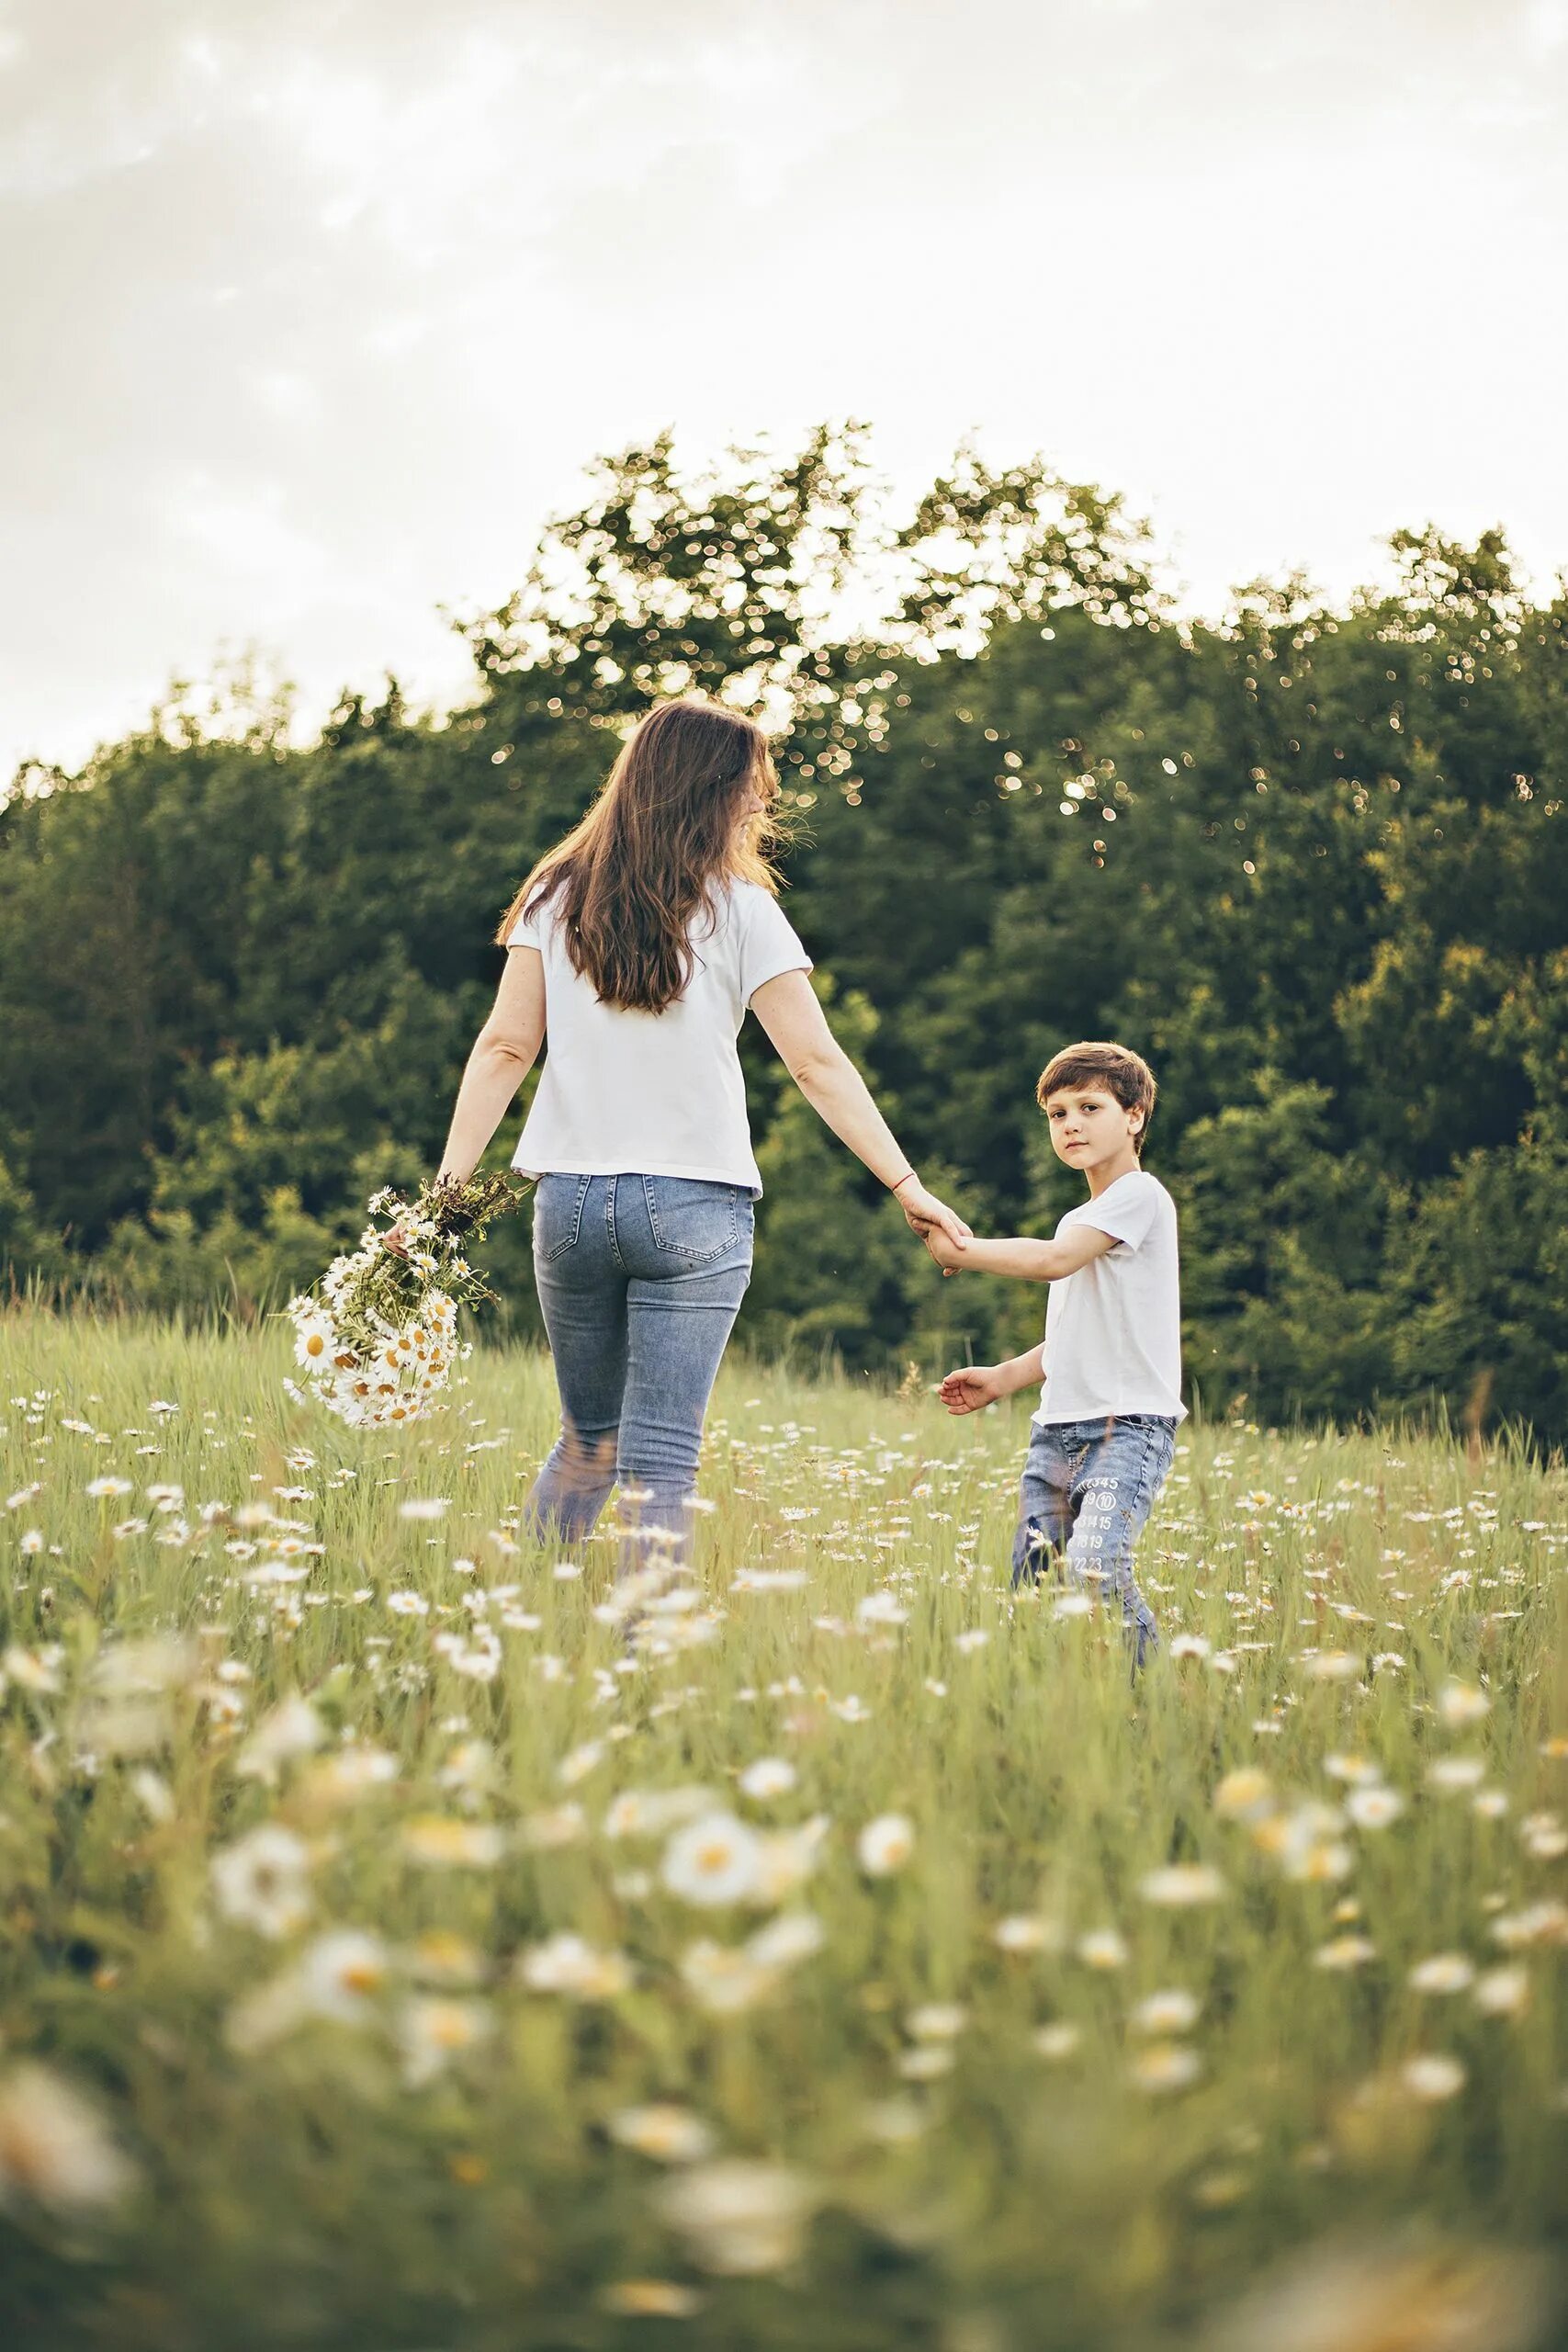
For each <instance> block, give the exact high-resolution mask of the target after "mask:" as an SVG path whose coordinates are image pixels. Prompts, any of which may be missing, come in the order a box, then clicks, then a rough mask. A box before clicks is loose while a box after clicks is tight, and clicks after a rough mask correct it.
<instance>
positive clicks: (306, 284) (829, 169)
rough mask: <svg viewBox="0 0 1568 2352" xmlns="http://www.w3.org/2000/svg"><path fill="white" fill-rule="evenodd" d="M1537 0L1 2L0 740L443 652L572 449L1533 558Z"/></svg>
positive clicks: (1539, 456) (1567, 89)
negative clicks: (790, 468) (1108, 501)
mask: <svg viewBox="0 0 1568 2352" xmlns="http://www.w3.org/2000/svg"><path fill="white" fill-rule="evenodd" d="M1565 228H1568V0H1304V4H1303V0H208V5H205V6H202V5H197V0H0V317H3V319H4V322H5V325H4V332H3V334H0V401H3V403H4V413H3V418H0V549H3V558H0V773H8V772H9V769H10V767H11V765H12V764H13V763H15V762H16V761H17V759H19V758H21V757H23V756H24V755H38V756H40V757H43V758H46V759H57V760H61V761H63V762H65V763H76V762H78V761H80V760H81V759H82V758H83V757H84V756H85V753H86V752H88V751H89V750H90V749H91V747H92V745H93V744H94V743H95V742H96V741H98V740H100V739H101V738H103V737H104V736H106V735H113V734H116V733H118V732H119V731H120V730H121V729H124V728H126V727H128V726H130V725H133V724H135V723H136V722H138V721H139V720H140V719H141V718H143V717H144V716H145V714H146V712H147V710H148V708H149V707H150V706H151V704H152V701H153V700H154V699H155V698H156V697H157V696H158V695H159V694H160V693H161V691H162V690H163V688H164V684H166V682H167V680H168V679H169V678H170V676H171V675H173V674H175V673H179V674H183V675H186V676H190V675H195V676H197V677H202V676H205V675H207V674H209V673H210V672H211V671H212V669H213V667H214V665H215V663H216V662H218V661H219V660H220V658H221V657H222V656H223V655H224V653H225V652H228V653H233V652H234V651H235V650H238V649H240V648H243V647H245V646H247V645H250V646H254V647H256V648H257V649H259V650H260V651H261V652H262V654H263V655H264V657H265V660H266V661H267V662H269V663H270V664H271V666H272V668H273V669H274V670H275V671H276V673H281V674H282V675H285V676H288V677H289V678H292V679H294V680H296V681H297V682H298V684H299V688H300V692H301V698H302V706H303V708H304V710H305V711H306V713H308V714H309V715H310V716H312V717H314V716H318V715H319V714H320V712H321V710H322V709H323V708H324V707H325V706H326V705H327V703H328V702H329V701H330V699H331V697H332V696H333V693H334V690H335V689H336V688H337V687H338V686H339V685H341V684H343V683H344V682H345V681H346V682H350V683H353V684H375V682H376V681H377V680H378V678H379V676H380V674H381V673H382V672H383V670H385V669H386V668H389V667H390V668H392V669H394V670H396V671H397V672H398V673H400V676H401V677H402V679H403V680H404V682H405V684H406V685H407V686H408V688H409V689H410V690H411V691H412V693H413V694H414V695H415V696H416V697H419V698H423V699H430V700H434V701H442V700H445V699H446V698H448V697H449V696H451V695H453V694H455V693H457V692H459V691H460V690H461V688H462V684H463V680H464V676H465V672H464V666H463V661H462V655H461V648H460V647H459V646H457V643H456V641H455V640H454V639H452V638H451V637H450V635H449V633H448V631H447V629H446V626H445V624H444V623H443V621H442V619H441V617H440V616H439V613H438V611H437V607H438V606H439V605H442V604H443V603H445V604H449V605H457V606H459V607H461V608H463V609H473V608H476V607H478V606H480V605H485V604H494V603H498V602H500V601H501V599H502V597H504V596H505V594H507V593H508V591H509V590H510V589H512V588H513V587H514V586H515V585H516V584H517V583H518V582H519V581H520V579H521V578H522V576H523V574H524V572H525V570H526V567H527V561H528V557H529V553H530V550H531V548H532V546H533V543H534V539H535V537H536V532H537V529H538V526H539V524H540V522H541V520H542V519H543V518H544V517H545V515H547V514H548V513H550V512H551V511H554V510H558V509H559V508H561V507H562V506H565V505H569V504H570V503H572V500H573V497H574V493H575V492H576V489H577V486H578V481H579V469H581V465H582V464H583V462H584V461H585V460H586V459H587V458H590V457H591V456H592V455H593V454H594V453H595V452H596V451H599V450H603V449H608V448H613V447H621V446H622V445H624V444H625V443H626V442H628V441H631V440H633V439H636V438H638V437H640V436H643V435H649V434H650V433H652V432H654V431H655V430H657V429H658V428H659V427H660V425H663V424H672V425H673V426H674V427H675V429H676V431H677V434H678V435H680V436H681V437H682V440H683V441H684V442H685V443H686V444H687V445H688V447H690V448H691V449H692V450H693V451H694V452H698V453H700V452H703V451H705V450H707V449H710V448H713V447H716V446H718V445H720V444H722V442H724V441H725V440H726V439H727V438H728V437H731V436H736V437H749V436H752V435H756V434H758V433H759V432H761V431H763V430H769V431H772V432H773V433H774V434H776V435H780V436H783V437H784V438H786V439H787V438H788V437H789V436H791V435H795V434H798V433H799V432H800V431H801V430H802V429H803V428H804V427H805V426H806V425H807V424H809V423H810V422H812V421H814V420H816V419H818V418H821V417H825V416H830V417H842V416H846V415H856V416H861V417H864V418H867V419H869V420H871V421H872V422H873V424H874V426H875V428H876V442H875V454H876V456H877V458H878V459H879V461H880V464H881V465H882V467H883V468H884V469H885V470H886V472H888V473H889V474H890V475H891V476H892V477H893V478H894V479H895V481H897V482H899V483H901V484H903V485H906V486H907V487H908V488H909V489H910V490H911V491H912V490H913V489H915V488H916V487H918V486H919V483H920V482H921V481H924V480H925V479H928V478H929V477H930V475H931V472H932V471H933V470H934V469H936V468H937V467H939V466H940V465H941V464H942V462H943V461H944V459H945V458H947V457H948V456H949V455H950V454H951V452H952V449H953V445H954V443H955V442H956V441H957V439H958V438H959V437H960V435H963V434H964V433H965V432H966V431H968V430H970V429H976V430H977V431H978V434H979V436H980V438H981V440H982V443H983V445H984V446H985V447H987V450H988V452H989V453H990V454H992V455H994V456H997V457H999V458H1005V457H1015V456H1021V455H1023V454H1025V453H1027V452H1028V451H1031V450H1033V449H1041V450H1043V451H1044V452H1045V454H1046V455H1047V457H1048V458H1049V459H1050V460H1051V461H1052V462H1053V463H1054V464H1055V465H1056V466H1057V467H1059V468H1060V469H1062V470H1064V471H1066V472H1067V473H1069V474H1071V475H1073V476H1074V477H1076V478H1080V479H1089V480H1093V481H1100V483H1102V484H1103V485H1105V486H1107V487H1114V488H1120V489H1122V490H1124V491H1125V492H1127V493H1128V494H1129V497H1130V498H1131V500H1132V502H1133V503H1134V505H1135V506H1137V507H1138V508H1140V509H1142V510H1144V511H1146V512H1149V513H1151V514H1152V515H1153V517H1154V519H1155V522H1156V526H1157V529H1158V532H1159V534H1160V537H1161V539H1162V541H1163V543H1164V544H1165V546H1166V547H1167V548H1168V550H1169V551H1170V552H1171V554H1172V555H1173V557H1174V559H1175V562H1176V566H1177V571H1178V573H1179V576H1180V577H1181V578H1182V579H1184V580H1185V582H1187V583H1188V601H1189V602H1190V604H1191V605H1195V606H1197V607H1199V608H1202V609H1213V608H1216V607H1217V606H1219V605H1221V604H1223V602H1224V592H1225V589H1226V586H1227V584H1228V583H1232V582H1237V581H1240V580H1243V579H1247V578H1249V577H1252V576H1254V575H1257V574H1258V573H1260V572H1269V573H1279V572H1280V571H1284V570H1287V569H1289V568H1290V567H1292V566H1294V565H1298V564H1300V565H1304V566H1305V567H1306V568H1307V569H1308V570H1309V571H1311V573H1312V574H1313V575H1314V578H1315V579H1316V580H1317V581H1319V582H1322V583H1323V584H1324V585H1325V586H1327V587H1329V588H1331V589H1335V590H1342V589H1345V588H1347V587H1348V586H1349V585H1350V584H1352V583H1353V582H1356V581H1358V580H1361V579H1365V578H1368V577H1370V576H1374V575H1375V574H1376V573H1377V572H1378V571H1379V569H1380V556H1379V550H1378V544H1377V543H1378V540H1379V537H1380V536H1381V535H1382V534H1384V533H1386V532H1388V531H1390V530H1393V529H1394V528H1396V527H1398V526H1400V525H1402V524H1418V523H1420V522H1422V521H1424V520H1426V519H1427V518H1428V517H1430V518H1435V519H1436V520H1437V521H1438V522H1439V523H1440V524H1441V525H1442V526H1444V527H1445V528H1446V529H1448V530H1450V531H1451V532H1455V533H1461V534H1473V533H1475V532H1477V531H1479V530H1482V529H1483V528H1484V527H1485V526H1487V525H1489V524H1491V523H1493V522H1501V523H1503V524H1504V525H1505V526H1506V528H1507V530H1508V531H1509V533H1510V535H1511V537H1512V538H1513V540H1514V542H1515V544H1516V546H1517V548H1518V550H1519V551H1520V553H1521V554H1522V555H1523V557H1524V558H1525V559H1526V560H1527V562H1528V563H1529V566H1530V568H1531V569H1532V571H1534V573H1535V574H1536V576H1537V578H1538V579H1540V580H1542V581H1545V580H1549V579H1550V578H1551V574H1552V573H1553V572H1554V571H1556V570H1557V568H1558V567H1559V566H1560V565H1562V564H1563V563H1568V453H1565V448H1564V439H1563V430H1562V409H1563V398H1564V386H1565V384H1568V311H1565V306H1564V303H1563V300H1562V276H1563V251H1564V230H1565Z"/></svg>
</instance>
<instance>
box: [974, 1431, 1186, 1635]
mask: <svg viewBox="0 0 1568 2352" xmlns="http://www.w3.org/2000/svg"><path fill="white" fill-rule="evenodd" d="M1175 1453H1176V1423H1175V1422H1174V1420H1168V1419H1165V1418H1164V1417H1163V1416H1162V1415H1159V1414H1156V1413H1123V1414H1121V1415H1119V1416H1118V1417H1117V1418H1115V1419H1109V1418H1107V1419H1099V1420H1092V1421H1047V1422H1044V1423H1041V1422H1038V1421H1036V1422H1034V1423H1032V1425H1031V1428H1030V1432H1029V1453H1028V1455H1027V1457H1026V1459H1025V1461H1024V1464H1023V1478H1022V1482H1021V1486H1020V1487H1019V1497H1018V1533H1017V1534H1016V1535H1015V1536H1014V1538H1013V1546H1012V1580H1013V1582H1014V1584H1015V1585H1016V1584H1021V1583H1022V1582H1023V1580H1024V1578H1025V1577H1031V1578H1033V1577H1038V1576H1040V1574H1041V1573H1042V1571H1043V1568H1044V1566H1045V1564H1046V1557H1047V1555H1048V1554H1050V1553H1053V1552H1060V1553H1062V1554H1063V1555H1064V1556H1065V1565H1066V1574H1067V1580H1068V1582H1069V1583H1070V1584H1072V1585H1074V1586H1076V1587H1077V1589H1079V1590H1083V1589H1086V1588H1088V1589H1090V1590H1094V1589H1100V1588H1104V1589H1105V1590H1107V1591H1108V1592H1112V1593H1116V1594H1118V1595H1119V1596H1120V1598H1121V1601H1122V1624H1123V1625H1124V1626H1125V1628H1126V1631H1127V1634H1128V1638H1129V1639H1130V1640H1131V1641H1133V1643H1134V1659H1133V1664H1134V1672H1135V1671H1136V1669H1137V1668H1139V1667H1140V1666H1142V1665H1143V1663H1144V1657H1145V1653H1146V1652H1147V1651H1149V1650H1157V1649H1158V1647H1159V1634H1158V1631H1157V1629H1156V1625H1155V1618H1154V1611H1153V1610H1152V1609H1151V1608H1150V1607H1149V1605H1148V1602H1147V1601H1146V1600H1145V1599H1144V1596H1143V1594H1142V1593H1141V1592H1140V1591H1139V1590H1138V1588H1137V1585H1136V1583H1135V1582H1134V1577H1133V1547H1134V1544H1136V1542H1137V1540H1138V1538H1139V1536H1140V1535H1141V1534H1142V1533H1143V1531H1144V1524H1145V1521H1146V1520H1147V1518H1148V1515H1149V1513H1150V1511H1151V1510H1153V1509H1154V1504H1155V1498H1156V1495H1157V1494H1158V1493H1159V1490H1160V1488H1161V1487H1163V1486H1164V1484H1165V1482H1166V1479H1167V1477H1168V1475H1169V1471H1170V1465H1171V1462H1172V1460H1173V1458H1174V1456H1175Z"/></svg>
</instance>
